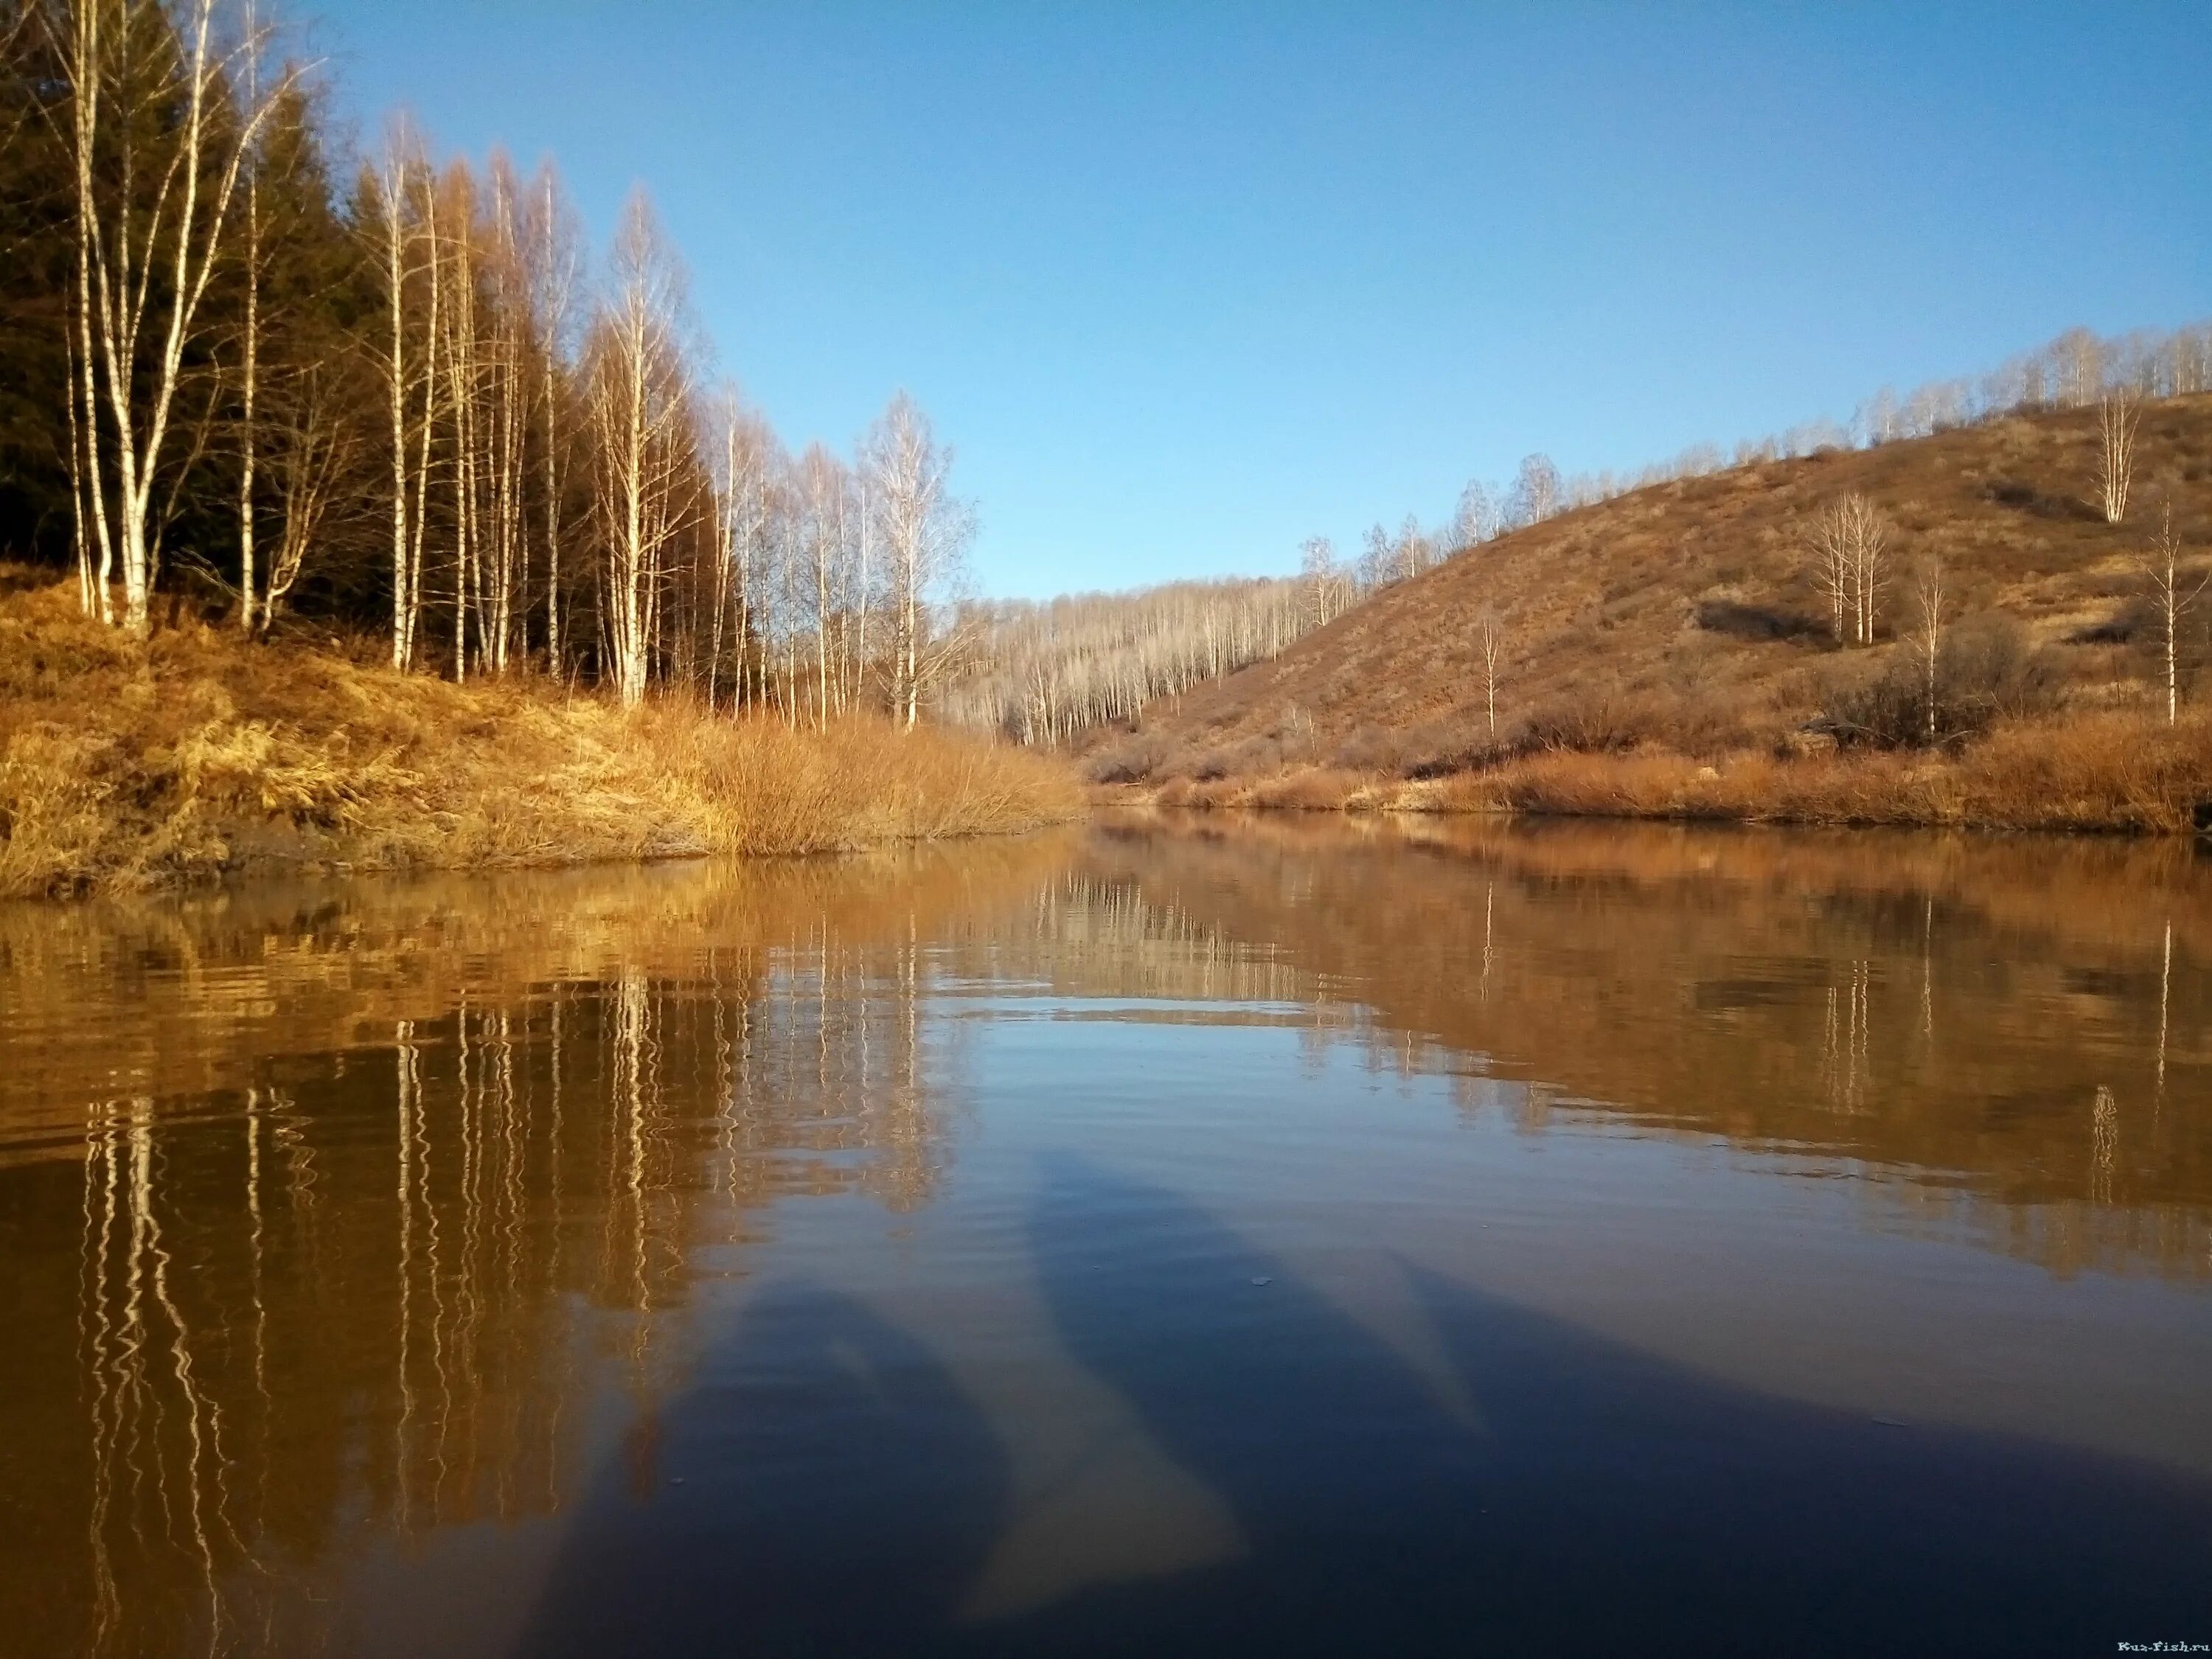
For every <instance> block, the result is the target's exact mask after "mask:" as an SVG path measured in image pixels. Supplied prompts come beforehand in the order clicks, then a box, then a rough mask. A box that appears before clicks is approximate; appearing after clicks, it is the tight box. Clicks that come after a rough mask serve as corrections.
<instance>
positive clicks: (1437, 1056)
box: [1067, 822, 2212, 1276]
mask: <svg viewBox="0 0 2212 1659" xmlns="http://www.w3.org/2000/svg"><path fill="white" fill-rule="evenodd" d="M1454 833H1456V835H1457V839H1454ZM1081 883H1082V884H1087V887H1086V886H1083V885H1081V884H1079V883H1077V882H1073V881H1071V882H1070V883H1069V884H1067V890H1068V891H1069V892H1071V893H1073V892H1077V891H1079V890H1086V891H1092V892H1095V893H1097V894H1099V895H1103V898H1102V899H1101V900H1100V905H1101V908H1103V910H1104V911H1105V913H1107V914H1109V915H1113V916H1115V917H1116V918H1118V919H1119V920H1118V921H1117V923H1116V925H1117V927H1119V928H1120V930H1121V933H1123V934H1124V935H1126V936H1127V938H1128V939H1138V938H1139V937H1145V936H1146V931H1145V930H1146V923H1145V922H1144V921H1142V920H1141V919H1140V918H1141V917H1142V915H1144V914H1146V913H1147V912H1150V913H1153V914H1156V915H1158V916H1159V917H1161V918H1172V919H1174V920H1173V926H1172V927H1167V926H1158V927H1154V928H1153V933H1152V937H1153V939H1154V942H1153V943H1152V945H1151V946H1150V949H1151V950H1152V953H1153V955H1154V957H1156V958H1157V960H1154V961H1152V962H1151V963H1148V964H1147V965H1146V967H1145V968H1144V969H1143V970H1142V972H1141V973H1139V972H1137V971H1135V970H1134V969H1132V968H1130V967H1129V966H1127V965H1124V966H1123V967H1122V968H1121V970H1120V971H1119V972H1118V974H1117V975H1115V976H1113V977H1111V978H1110V979H1109V980H1106V981H1100V980H1099V977H1098V975H1096V974H1095V973H1091V972H1090V963H1091V958H1090V957H1087V956H1086V957H1082V958H1080V959H1079V960H1081V961H1082V963H1084V966H1085V975H1086V976H1087V977H1088V978H1089V979H1091V980H1092V981H1097V982H1101V983H1109V984H1111V985H1113V986H1121V985H1123V984H1127V985H1129V986H1134V985H1137V984H1143V983H1149V984H1154V985H1163V986H1174V987H1181V988H1182V989H1183V990H1184V991H1186V992H1187V993H1188V994H1193V995H1197V994H1203V993H1202V992H1201V991H1200V990H1199V988H1198V987H1199V986H1200V984H1201V983H1202V982H1203V981H1204V979H1205V977H1206V975H1203V974H1201V973H1200V972H1199V970H1198V959H1197V957H1195V956H1194V952H1193V946H1192V945H1191V943H1190V942H1191V941H1203V942H1204V951H1203V954H1204V955H1205V957H1207V958H1218V957H1226V958H1228V959H1229V960H1231V961H1241V962H1243V963H1250V964H1254V969H1253V970H1252V971H1254V972H1255V973H1258V972H1260V971H1261V970H1264V975H1265V976H1266V977H1267V979H1268V981H1269V984H1268V988H1267V992H1266V994H1267V997H1268V998H1269V999H1270V1000H1277V1001H1282V1000H1297V1001H1298V1002H1299V1003H1301V1004H1302V1007H1301V1010H1300V1013H1299V1015H1298V1018H1301V1020H1302V1021H1303V1022H1304V1024H1305V1027H1306V1036H1305V1037H1304V1049H1303V1054H1304V1060H1305V1062H1306V1064H1307V1065H1308V1066H1309V1067H1310V1068H1316V1069H1317V1068H1318V1067H1320V1066H1322V1065H1323V1064H1325V1063H1326V1056H1327V1054H1328V1053H1329V1052H1331V1051H1332V1050H1335V1049H1338V1048H1342V1047H1343V1046H1346V1045H1351V1046H1352V1047H1354V1048H1356V1049H1357V1050H1358V1052H1359V1053H1360V1054H1361V1055H1362V1056H1363V1057H1364V1060H1365V1062H1366V1063H1367V1064H1368V1065H1369V1066H1370V1067H1371V1068H1374V1069H1377V1070H1391V1071H1395V1072H1397V1073H1400V1074H1401V1075H1413V1074H1417V1073H1422V1072H1430V1073H1444V1074H1447V1075H1449V1076H1450V1077H1451V1078H1452V1079H1453V1087H1454V1091H1455V1094H1456V1096H1457V1097H1458V1098H1459V1099H1460V1101H1461V1103H1462V1105H1463V1107H1465V1108H1466V1109H1468V1110H1470V1111H1486V1110H1493V1109H1494V1110H1499V1111H1502V1112H1504V1114H1506V1115H1508V1116H1509V1118H1510V1120H1511V1121H1513V1122H1515V1123H1516V1125H1517V1126H1519V1127H1523V1128H1527V1129H1530V1130H1535V1129H1540V1128H1541V1127H1543V1126H1544V1125H1545V1124H1547V1122H1550V1121H1554V1120H1555V1119H1556V1118H1557V1117H1558V1116H1559V1114H1561V1113H1563V1112H1564V1113H1568V1114H1571V1115H1573V1116H1574V1117H1576V1118H1577V1119H1579V1120H1582V1121H1589V1120H1590V1119H1591V1118H1592V1117H1593V1116H1595V1117H1596V1118H1598V1119H1601V1120H1603V1121H1612V1122H1616V1123H1619V1122H1627V1123H1632V1124H1634V1125H1636V1126H1638V1127H1641V1128H1644V1129H1645V1130H1648V1131H1650V1132H1653V1133H1686V1134H1690V1135H1693V1136H1699V1137H1703V1136H1709V1135H1719V1136H1722V1137H1724V1138H1726V1139H1729V1140H1731V1141H1733V1142H1735V1143H1736V1144H1738V1145H1741V1146H1749V1147H1752V1148H1754V1149H1759V1150H1768V1151H1774V1152H1783V1153H1796V1152H1804V1153H1809V1154H1811V1155H1813V1156H1814V1157H1819V1158H1847V1159H1850V1160H1852V1161H1853V1162H1854V1163H1855V1164H1857V1165H1858V1166H1859V1167H1860V1168H1862V1169H1863V1170H1864V1171H1865V1172H1866V1174H1867V1175H1868V1176H1869V1179H1868V1180H1865V1181H1863V1182H1858V1183H1857V1190H1858V1191H1859V1192H1860V1193H1862V1194H1863V1195H1864V1196H1865V1199H1866V1201H1867V1202H1869V1204H1870V1205H1872V1206H1876V1208H1877V1210H1878V1212H1879V1218H1880V1219H1881V1222H1882V1224H1883V1225H1889V1226H1899V1227H1903V1228H1905V1229H1906V1230H1908V1231H1913V1232H1916V1233H1926V1234H1929V1235H1930V1236H1937V1237H1960V1236H1962V1235H1963V1236H1966V1237H1972V1238H1975V1239H1978V1240H1979V1241H1980V1242H1982V1243H1987V1244H1994V1245H1996V1247H1998V1248H2000V1249H2005V1250H2008V1251H2009V1252H2012V1253H2015V1254H2017V1255H2021V1256H2023V1257H2025V1258H2027V1259H2029V1260H2032V1261H2038V1262H2039V1263H2041V1264H2043V1265H2045V1267H2049V1268H2051V1270H2052V1271H2054V1272H2058V1273H2068V1272H2072V1271H2075V1270H2077V1269H2081V1268H2084V1267H2102V1268H2108V1269H2115V1270H2121V1271H2127V1270H2132V1269H2137V1268H2141V1267H2152V1268H2154V1269H2155V1270H2156V1271H2159V1272H2160V1273H2168V1274H2176V1275H2184V1276H2203V1275H2207V1274H2209V1273H2212V1112H2208V1111H2207V1109H2206V1105H2207V1103H2208V1101H2209V1100H2212V1065H2208V1055H2207V1046H2206V1042H2205V1036H2206V1033H2207V1031H2208V1030H2212V980H2208V977H2207V976H2206V975H2204V974H2203V972H2202V971H2201V969H2199V970H2192V969H2186V967H2185V963H2184V962H2183V961H2182V960H2178V953H2179V950H2180V946H2179V943H2178V933H2177V929H2176V927H2175V924H2174V922H2173V921H2172V920H2168V919H2167V917H2181V918H2184V919H2185V921H2186V923H2187V926H2188V927H2190V928H2191V930H2193V936H2194V937H2197V939H2200V940H2212V881H2207V880H2206V879H2205V878H2204V876H2203V873H2202V872H2197V871H2196V870H2195V869H2194V868H2192V867H2191V866H2189V865H2188V864H2187V863H2186V861H2181V862H2179V863H2177V862H2176V861H2175V860H2172V858H2170V857H2169V856H2167V854H2166V852H2165V851H2164V850H2163V849H2148V850H2145V851H2143V852H2142V853H2141V854H2138V853H2137V852H2136V851H2135V850H2132V849H2111V848H2087V849H2083V848H2076V847H2074V846H2071V845H2070V844H2065V843H2059V844H2056V845H2053V846H2052V847H2051V848H2049V849H2047V852H2044V853H2039V852H2038V849H2036V848H2021V847H2019V846H2017V845H2013V844H2007V843H1995V844H1992V845H1991V846H1990V848H1988V850H1987V853H1986V855H1984V852H1983V851H1982V849H1980V848H1978V847H1977V846H1976V845H1974V844H1972V843H1961V842H1940V841H1938V840H1936V838H1932V837H1922V838H1913V839H1911V840H1909V841H1905V840H1900V841H1893V840H1891V839H1890V838H1887V837H1882V836H1867V837H1860V838H1857V839H1850V838H1840V837H1839V838H1836V839H1835V840H1833V841H1832V842H1823V841H1821V840H1820V838H1816V837H1803V836H1777V837H1761V836H1747V835H1741V834H1738V835H1719V836H1692V835H1685V834H1682V833H1680V832H1675V831H1669V830H1645V829H1641V828H1638V827H1629V828H1621V827H1607V828H1606V829H1603V830H1602V831H1601V832H1599V831H1589V830H1586V829H1583V828H1582V827H1580V826H1574V827H1571V828H1570V829H1567V830H1565V831H1564V832H1562V833H1557V834H1555V833H1553V832H1552V831H1551V830H1548V829H1546V830H1541V831H1538V832H1534V833H1519V834H1516V833H1510V832H1509V833H1500V832H1498V831H1497V830H1495V829H1471V830H1465V831H1459V832H1447V831H1444V830H1440V829H1435V828H1433V827H1431V826H1417V829H1416V830H1415V832H1414V839H1413V842H1411V844H1408V843H1407V842H1401V841H1397V840H1395V839H1394V838H1393V837H1392V836H1391V835H1390V834H1389V833H1388V832H1376V831H1371V830H1363V831H1358V832H1355V833H1346V832H1345V831H1343V830H1342V829H1309V828H1308V827H1306V826H1304V825H1303V824H1297V823H1291V824H1288V825H1287V826H1282V825H1279V823H1276V822H1269V823H1261V824H1260V825H1257V826H1254V827H1253V828H1252V829H1250V832H1249V833H1240V834H1238V835H1237V836H1233V837H1223V836H1208V835H1200V834H1183V833H1176V832H1174V831H1171V830H1170V831H1163V832H1158V833H1155V834H1152V835H1143V834H1133V833H1125V834H1118V835H1115V836H1107V837H1101V838H1099V839H1098V841H1097V842H1095V843H1094V847H1093V856H1092V857H1091V859H1090V860H1087V867H1086V869H1085V872H1084V875H1083V877H1082V878H1081ZM2154 906H2155V907H2157V908H2154ZM2160 908H2163V909H2164V910H2165V912H2166V916H2161V915H2160V913H2159V912H2160ZM2146 911H2148V914H2146ZM1216 977H1218V975H1217V976H1216ZM1232 994H1233V993H1232Z"/></svg>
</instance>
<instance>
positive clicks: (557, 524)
mask: <svg viewBox="0 0 2212 1659" xmlns="http://www.w3.org/2000/svg"><path fill="white" fill-rule="evenodd" d="M582 245H583V237H582V233H581V231H580V228H579V227H578V221H577V217H576V211H575V209H574V207H573V206H572V205H571V204H570V203H569V201H568V196H567V194H566V192H565V191H563V190H562V186H561V179H560V174H559V173H557V172H556V171H555V169H554V167H553V164H552V163H551V162H550V161H548V162H546V163H545V164H544V166H542V167H540V168H539V169H538V175H537V177H536V178H535V179H533V180H532V183H531V186H530V222H529V227H528V230H527V232H526V235H525V238H524V250H525V253H526V258H527V259H528V262H529V270H528V274H527V278H526V283H527V287H528V292H529V301H530V310H531V331H532V336H533V337H534V338H535V341H536V344H537V348H538V360H537V368H538V417H539V424H540V428H541V432H540V440H539V448H538V464H539V470H540V471H539V484H540V494H541V495H542V497H543V501H542V505H543V507H544V537H545V659H546V663H547V665H548V666H549V667H550V669H551V670H552V671H553V673H554V675H555V676H556V678H557V677H558V676H559V675H560V673H561V671H562V663H563V662H564V661H565V660H566V650H567V643H568V641H567V634H566V629H564V627H563V622H564V617H563V614H562V611H563V605H564V603H565V595H564V593H563V592H562V569H561V538H562V519H561V497H562V490H563V489H565V488H566V479H567V472H568V444H567V433H568V427H567V423H566V406H567V388H568V364H567V362H566V358H565V356H564V354H565V353H566V351H567V349H568V342H569V331H570V329H571V327H572V325H573V320H574V308H575V302H576V288H577V282H578V278H579V273H580V269H581V258H580V250H581V247H582Z"/></svg>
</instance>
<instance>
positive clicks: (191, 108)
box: [63, 0, 270, 636]
mask: <svg viewBox="0 0 2212 1659" xmlns="http://www.w3.org/2000/svg"><path fill="white" fill-rule="evenodd" d="M69 21H70V30H69V34H68V39H67V41H66V43H65V46H64V52H63V62H64V73H65V75H66V76H67V78H68V82H69V86H70V94H71V96H72V100H73V105H74V107H73V111H72V124H71V138H72V145H73V148H74V150H75V155H74V158H73V159H74V161H75V173H76V233H77V239H78V249H79V257H80V259H81V261H82V266H83V269H84V271H85V275H86V280H85V281H83V282H82V283H81V284H80V289H79V294H78V301H79V304H80V307H81V311H80V317H79V327H78V332H79V337H80V343H81V345H82V349H83V350H84V354H85V369H84V373H85V375H86V378H87V380H88V382H89V383H90V386H91V389H92V392H93V395H92V398H91V399H90V401H91V402H92V403H93V404H94V406H95V409H96V407H97V405H98V404H99V403H100V402H102V401H104V402H105V404H106V416H107V430H106V441H105V442H103V441H102V434H101V429H100V424H99V422H97V421H96V420H95V421H94V422H91V423H90V425H89V426H88V430H87V434H86V436H87V440H88V442H87V448H86V459H87V461H88V479H87V485H88V497H89V502H90V504H91V505H92V506H93V507H94V513H95V535H97V536H100V538H101V540H102V544H103V545H102V551H103V555H105V554H106V552H107V551H108V550H110V549H111V548H112V553H113V556H114V561H115V562H116V563H117V564H118V565H119V566H120V568H121V574H122V578H123V588H124V615H123V622H124V625H125V627H126V628H127V629H129V630H130V631H131V633H133V634H136V635H141V636H143V635H144V634H145V633H146V631H147V629H148V627H149V621H150V614H149V599H150V596H151V593H152V591H153V586H154V580H155V574H156V568H157V563H158V559H159V554H160V550H159V547H158V545H157V544H156V539H155V534H154V529H153V520H152V510H151V508H152V501H153V493H154V488H155V482H156V479H157V477H158V476H159V474H160V472H161V466H162V462H163V458H164V454H165V452H166V448H167V441H168V438H169V435H170V427H171V423H172V421H173V416H174V412H175V407H176V398H177V392H178V387H179V381H180V380H181V378H182V374H183V368H184V356H185V343H186V341H187V339H188V338H189V337H190V335H191V329H192V325H193V321H194V319H195V318H196V317H197V314H198V312H199V307H200V305H201V302H202V301H203V300H204V298H205V297H206V295H207V290H208V285H209V283H210V281H211V279H212V277H213V276H214V273H215V270H216V265H217V264H218V260H219V255H220V253H221V251H222V241H223V233H224V227H225V223H226V222H227V220H228V215H229V211H230V206H231V201H232V197H233V195H234V191H235V190H236V188H237V185H238V182H239V178H240V171H241V169H242V167H244V165H245V161H246V152H247V150H248V149H249V148H250V146H251V145H252V142H253V139H254V136H255V134H256V132H257V131H258V130H259V127H260V125H261V123H262V122H263V120H264V119H265V118H266V116H267V114H268V112H269V109H270V100H267V99H262V100H258V101H257V102H256V103H254V104H253V105H252V106H248V107H243V108H234V107H231V106H229V104H228V98H227V90H226V89H227V87H228V84H229V82H230V80H231V79H232V78H233V76H232V74H231V71H232V69H233V64H232V63H231V62H230V61H229V60H228V59H227V58H226V57H225V55H224V54H222V52H220V51H219V50H218V47H217V43H216V39H215V0H197V3H196V4H193V5H191V6H190V7H188V8H186V9H184V10H183V11H182V14H181V15H179V16H178V17H177V18H176V19H175V21H174V27H173V29H172V26H171V21H170V19H169V17H168V15H167V12H165V11H164V10H163V9H161V8H160V7H158V6H153V5H149V4H147V3H145V0H123V3H120V4H116V5H112V6H110V5H103V4H98V3H83V4H79V5H76V6H75V7H73V8H72V9H70V14H69ZM257 47H258V41H257V40H253V39H252V38H251V36H250V35H249V38H248V39H247V40H246V41H245V42H244V43H243V44H242V46H241V47H240V50H241V51H245V52H251V51H252V50H254V49H256V48H257ZM152 112H160V115H161V118H158V119H157V118H154V117H153V114H152ZM110 115H112V117H113V120H112V132H113V143H114V144H115V146H116V149H117V165H118V168H119V172H120V175H121V176H120V179H119V182H118V183H117V184H115V185H106V186H105V187H104V181H103V179H102V177H101V173H100V167H99V155H100V147H101V144H102V142H103V140H102V134H103V131H104V128H103V122H105V121H106V120H107V118H108V117H109V116H110ZM148 131H152V132H154V133H155V136H154V137H147V136H146V134H147V132H148ZM142 166H143V168H144V171H145V173H146V176H147V177H148V178H149V179H155V180H156V181H157V182H155V184H154V185H153V188H152V194H151V199H150V203H149V204H148V205H146V206H144V207H143V208H142V206H141V200H140V196H139V175H140V171H141V168H142ZM103 195H105V196H106V197H107V198H108V199H107V200H106V202H105V203H103V201H102V199H101V198H102V197H103ZM157 279H158V280H157ZM111 474H112V477H111V476H110V475H111ZM111 494H112V497H113V500H114V502H115V507H116V513H115V518H114V520H113V521H112V523H110V522H109V521H108V520H107V519H106V499H107V497H108V496H109V495H111ZM103 526H104V529H103V528H102V527H103Z"/></svg>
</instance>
